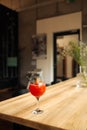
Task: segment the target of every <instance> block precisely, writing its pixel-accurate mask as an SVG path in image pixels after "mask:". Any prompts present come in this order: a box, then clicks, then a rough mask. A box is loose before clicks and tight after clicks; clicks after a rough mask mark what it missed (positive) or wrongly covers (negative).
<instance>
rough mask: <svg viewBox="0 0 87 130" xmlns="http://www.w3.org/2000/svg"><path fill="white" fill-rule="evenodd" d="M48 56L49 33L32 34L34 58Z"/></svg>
mask: <svg viewBox="0 0 87 130" xmlns="http://www.w3.org/2000/svg"><path fill="white" fill-rule="evenodd" d="M42 58H43V59H46V58H47V35H46V34H44V33H42V34H37V35H33V36H32V59H42Z"/></svg>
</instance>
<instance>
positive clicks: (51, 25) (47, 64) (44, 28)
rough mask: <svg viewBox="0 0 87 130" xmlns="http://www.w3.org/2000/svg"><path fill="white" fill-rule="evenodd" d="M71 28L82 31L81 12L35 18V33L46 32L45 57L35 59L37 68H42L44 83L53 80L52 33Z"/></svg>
mask: <svg viewBox="0 0 87 130" xmlns="http://www.w3.org/2000/svg"><path fill="white" fill-rule="evenodd" d="M73 29H80V30H81V32H82V14H81V12H77V13H72V14H68V15H62V16H58V17H52V18H47V19H42V20H37V34H38V33H46V34H47V59H38V60H37V68H41V69H42V70H43V74H44V75H43V76H44V80H45V82H46V83H51V82H52V81H53V71H54V69H53V33H55V32H60V31H67V30H73ZM81 35H82V34H81Z"/></svg>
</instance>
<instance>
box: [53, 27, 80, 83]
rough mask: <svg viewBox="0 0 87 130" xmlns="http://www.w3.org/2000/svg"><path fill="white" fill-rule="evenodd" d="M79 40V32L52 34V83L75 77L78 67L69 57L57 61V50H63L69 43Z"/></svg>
mask: <svg viewBox="0 0 87 130" xmlns="http://www.w3.org/2000/svg"><path fill="white" fill-rule="evenodd" d="M72 40H77V41H78V40H80V30H79V29H77V30H70V31H64V32H57V33H54V34H53V43H54V44H53V52H54V53H53V58H54V62H53V63H54V67H53V68H54V82H53V83H56V82H59V81H63V80H66V79H69V78H72V77H74V76H76V74H77V72H78V65H77V64H76V62H75V61H73V59H72V58H71V57H67V59H65V58H64V59H63V60H60V61H59V55H60V54H59V49H63V48H64V46H65V45H66V44H68V43H69V41H72Z"/></svg>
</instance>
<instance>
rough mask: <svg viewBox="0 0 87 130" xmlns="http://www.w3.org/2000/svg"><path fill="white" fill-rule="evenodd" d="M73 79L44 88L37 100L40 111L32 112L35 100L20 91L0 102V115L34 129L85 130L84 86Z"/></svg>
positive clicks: (86, 91)
mask: <svg viewBox="0 0 87 130" xmlns="http://www.w3.org/2000/svg"><path fill="white" fill-rule="evenodd" d="M76 82H77V79H76V78H73V79H70V80H67V81H64V82H60V83H57V84H55V85H51V86H49V87H47V91H46V93H45V94H44V95H43V96H42V97H41V99H40V108H41V109H43V110H44V113H43V114H39V115H35V114H33V113H32V110H33V109H35V107H36V99H35V98H34V97H33V96H32V95H31V94H30V93H27V94H23V95H21V96H18V97H14V98H11V99H8V100H5V101H2V102H0V118H1V119H4V120H8V121H10V122H14V123H18V124H21V125H24V126H28V127H31V128H35V129H38V130H62V129H63V130H87V88H77V87H76Z"/></svg>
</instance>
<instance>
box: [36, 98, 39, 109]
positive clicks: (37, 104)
mask: <svg viewBox="0 0 87 130" xmlns="http://www.w3.org/2000/svg"><path fill="white" fill-rule="evenodd" d="M36 99H37V109H39V97H36Z"/></svg>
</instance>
